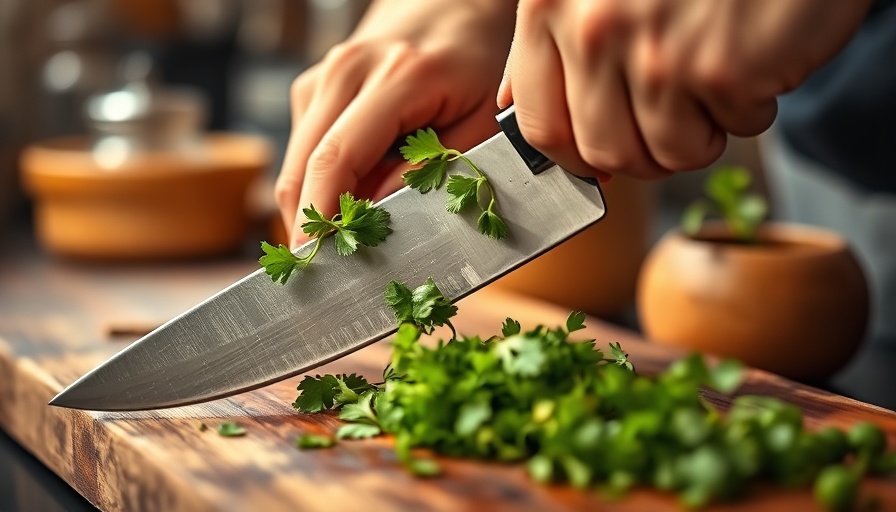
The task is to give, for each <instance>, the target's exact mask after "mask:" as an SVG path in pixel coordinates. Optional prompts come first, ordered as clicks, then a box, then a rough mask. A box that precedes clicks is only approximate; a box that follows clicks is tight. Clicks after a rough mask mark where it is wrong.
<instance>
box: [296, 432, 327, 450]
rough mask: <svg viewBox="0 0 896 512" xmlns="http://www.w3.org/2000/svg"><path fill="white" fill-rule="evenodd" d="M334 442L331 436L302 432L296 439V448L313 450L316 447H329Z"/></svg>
mask: <svg viewBox="0 0 896 512" xmlns="http://www.w3.org/2000/svg"><path fill="white" fill-rule="evenodd" d="M335 444H336V440H335V439H333V438H332V437H327V436H320V435H315V434H302V435H301V436H299V438H298V439H297V440H296V448H298V449H300V450H314V449H318V448H330V447H332V446H333V445H335Z"/></svg>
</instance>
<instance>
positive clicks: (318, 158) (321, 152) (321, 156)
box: [305, 136, 342, 178]
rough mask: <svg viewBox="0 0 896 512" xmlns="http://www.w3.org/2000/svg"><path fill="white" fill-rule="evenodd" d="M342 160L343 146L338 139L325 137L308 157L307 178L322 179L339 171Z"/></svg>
mask: <svg viewBox="0 0 896 512" xmlns="http://www.w3.org/2000/svg"><path fill="white" fill-rule="evenodd" d="M341 158H342V144H341V143H340V142H339V141H338V139H337V138H336V137H333V136H327V137H324V139H323V140H321V141H320V143H319V144H318V145H317V147H316V148H314V149H313V150H312V151H311V154H310V155H309V156H308V167H307V169H306V170H305V173H306V176H307V177H309V178H320V177H324V176H326V175H328V174H330V173H331V172H334V171H336V170H338V169H339V166H340V160H341Z"/></svg>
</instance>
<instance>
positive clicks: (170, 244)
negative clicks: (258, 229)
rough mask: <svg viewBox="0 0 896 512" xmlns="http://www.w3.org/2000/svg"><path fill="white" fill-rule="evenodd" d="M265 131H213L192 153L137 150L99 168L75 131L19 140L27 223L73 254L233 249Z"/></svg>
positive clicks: (261, 158)
mask: <svg viewBox="0 0 896 512" xmlns="http://www.w3.org/2000/svg"><path fill="white" fill-rule="evenodd" d="M269 146H270V145H269V143H268V142H267V140H266V139H263V138H260V137H256V136H248V135H236V134H215V135H209V136H206V137H204V138H203V139H202V142H201V145H200V147H199V151H198V153H197V155H201V156H197V157H196V158H188V157H185V156H184V155H181V154H176V153H170V152H169V153H166V152H160V153H146V154H140V155H137V156H134V157H132V158H129V159H127V160H126V161H124V162H123V163H121V165H119V166H116V167H115V168H114V169H111V170H110V169H108V168H103V166H102V165H100V163H99V162H98V161H97V160H96V158H95V157H94V155H93V154H92V153H91V151H90V149H89V148H90V146H89V142H88V140H87V139H86V138H82V137H69V138H60V139H53V140H49V141H45V142H41V143H38V144H35V145H32V146H30V147H28V148H27V149H26V150H25V152H24V153H23V155H22V158H21V168H22V177H23V183H24V185H25V188H26V190H28V192H29V193H30V194H31V195H32V196H33V197H34V205H35V219H36V231H37V236H38V239H39V240H40V241H41V243H42V244H43V245H44V246H45V247H46V248H48V249H49V250H51V251H52V252H55V253H58V254H62V255H66V256H73V257H79V258H99V259H158V258H179V257H197V256H211V255H220V254H225V253H228V252H232V251H234V250H236V249H237V248H238V247H239V246H240V245H241V244H242V242H243V238H244V237H245V235H246V231H247V229H248V227H249V222H250V218H249V214H248V211H247V192H248V190H249V187H250V186H251V185H252V184H253V182H254V181H255V179H256V178H257V177H258V176H259V175H260V174H261V173H262V172H263V171H265V170H266V169H267V168H268V166H269V164H270V147H269Z"/></svg>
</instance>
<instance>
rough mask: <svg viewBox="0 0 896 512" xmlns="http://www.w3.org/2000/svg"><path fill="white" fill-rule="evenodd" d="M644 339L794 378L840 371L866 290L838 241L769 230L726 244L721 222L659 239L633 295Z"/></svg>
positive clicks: (809, 232) (857, 333) (854, 341)
mask: <svg viewBox="0 0 896 512" xmlns="http://www.w3.org/2000/svg"><path fill="white" fill-rule="evenodd" d="M637 305H638V314H639V317H640V322H641V326H642V328H643V330H644V332H645V334H646V336H647V337H648V338H650V339H651V340H653V341H655V342H657V343H661V344H668V345H677V346H680V347H684V348H686V349H690V350H696V351H700V352H704V353H711V354H716V355H720V356H727V357H734V358H737V359H740V360H741V361H743V362H745V363H747V364H749V365H751V366H755V367H758V368H762V369H765V370H769V371H771V372H774V373H778V374H780V375H784V376H787V377H791V378H794V379H799V380H804V381H805V380H809V381H811V380H817V379H824V378H826V377H829V376H831V375H832V374H834V373H835V372H837V371H838V370H839V369H841V368H842V367H843V366H844V365H846V363H847V362H849V360H850V358H851V357H852V356H853V354H855V352H856V351H857V349H858V348H859V346H860V344H861V342H862V340H863V337H864V334H865V329H866V326H867V323H868V314H869V297H868V286H867V283H866V281H865V278H864V275H863V273H862V270H861V268H860V266H859V264H858V262H857V261H856V258H855V257H854V256H853V253H852V252H851V250H850V248H849V246H848V245H847V243H846V242H845V241H844V240H843V239H842V238H841V237H840V236H838V235H836V234H834V233H832V232H829V231H826V230H821V229H817V228H810V227H806V226H800V225H792V224H791V225H783V224H769V225H767V226H765V227H764V228H763V229H762V230H761V231H760V234H759V243H757V244H750V245H747V244H740V243H736V242H733V241H732V239H731V237H730V236H729V235H728V232H727V230H726V229H725V227H724V226H723V225H721V224H712V225H708V226H707V227H705V228H704V229H703V230H702V231H701V233H700V234H699V236H697V237H695V238H693V239H692V238H688V237H686V236H684V235H683V234H682V233H680V232H678V231H674V232H671V233H669V234H667V235H666V236H665V237H664V238H663V239H662V240H661V241H660V242H659V243H658V244H657V246H656V247H655V249H654V250H652V251H651V253H650V255H649V256H648V258H647V260H646V261H645V264H644V267H643V269H642V272H641V275H640V278H639V282H638V294H637Z"/></svg>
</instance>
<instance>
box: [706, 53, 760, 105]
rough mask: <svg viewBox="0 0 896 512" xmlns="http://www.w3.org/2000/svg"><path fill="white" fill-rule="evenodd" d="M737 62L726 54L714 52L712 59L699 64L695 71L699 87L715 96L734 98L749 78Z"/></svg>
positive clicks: (709, 58)
mask: <svg viewBox="0 0 896 512" xmlns="http://www.w3.org/2000/svg"><path fill="white" fill-rule="evenodd" d="M736 61H737V59H731V58H729V56H728V54H727V53H726V52H720V51H719V52H713V53H712V54H711V56H710V57H708V58H705V59H703V60H702V62H698V64H697V65H696V68H695V69H694V71H693V73H694V80H695V81H696V83H697V87H698V88H699V89H700V90H704V91H707V92H709V93H710V94H713V95H715V96H719V97H723V98H729V99H731V98H734V97H735V95H736V93H737V91H738V90H739V89H740V88H741V87H742V86H743V84H744V82H745V79H746V78H748V76H747V75H748V74H747V73H746V72H745V71H744V70H743V69H742V68H741V66H740V65H739V64H736V63H735V62H736Z"/></svg>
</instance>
